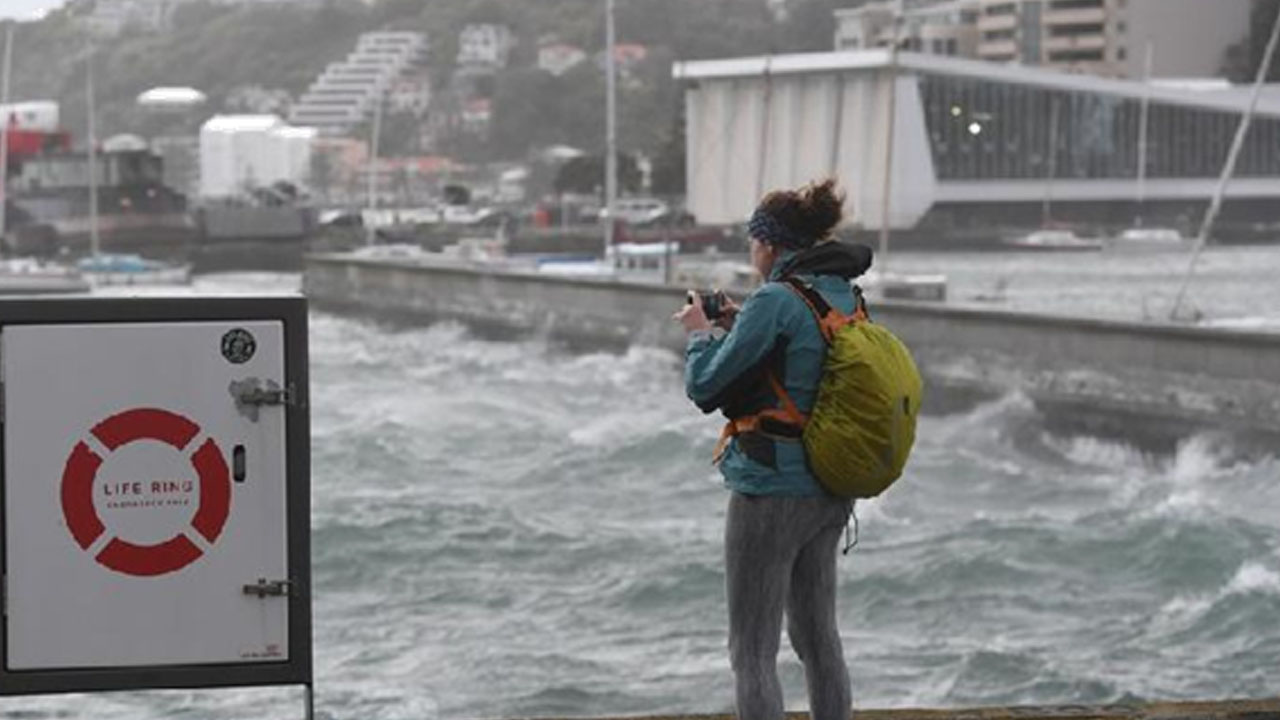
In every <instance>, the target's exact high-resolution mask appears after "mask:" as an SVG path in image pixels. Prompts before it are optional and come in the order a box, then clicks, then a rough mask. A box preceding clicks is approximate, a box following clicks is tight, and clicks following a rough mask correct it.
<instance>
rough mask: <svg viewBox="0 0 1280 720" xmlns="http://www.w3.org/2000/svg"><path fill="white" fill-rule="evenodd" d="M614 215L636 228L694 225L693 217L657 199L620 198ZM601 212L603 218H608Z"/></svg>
mask: <svg viewBox="0 0 1280 720" xmlns="http://www.w3.org/2000/svg"><path fill="white" fill-rule="evenodd" d="M613 212H614V215H615V216H616V217H617V218H618V219H619V220H621V221H622V222H624V223H626V224H628V225H632V226H634V227H653V226H657V225H666V224H671V225H674V226H678V227H688V226H690V225H693V224H694V217H693V215H691V214H689V213H687V212H685V211H683V210H677V209H675V208H673V207H671V205H669V204H668V203H667V202H666V201H664V200H659V199H657V198H644V197H632V198H619V199H617V200H615V201H614V204H613ZM607 214H608V213H607V212H605V211H603V210H602V211H601V213H600V215H601V217H605V216H607Z"/></svg>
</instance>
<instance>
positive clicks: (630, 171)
mask: <svg viewBox="0 0 1280 720" xmlns="http://www.w3.org/2000/svg"><path fill="white" fill-rule="evenodd" d="M604 170H605V168H604V156H603V155H583V156H582V157H576V158H573V159H572V160H569V161H567V162H565V164H563V165H561V166H560V171H559V172H558V173H556V180H555V190H556V192H557V193H560V194H564V193H579V194H582V195H594V194H600V193H603V192H604ZM640 180H641V177H640V167H639V165H638V164H637V163H636V159H635V157H634V156H632V155H626V154H623V153H619V154H618V189H619V190H620V191H622V192H636V191H638V190H639V189H640Z"/></svg>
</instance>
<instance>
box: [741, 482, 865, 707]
mask: <svg viewBox="0 0 1280 720" xmlns="http://www.w3.org/2000/svg"><path fill="white" fill-rule="evenodd" d="M848 512H849V508H848V503H847V502H846V501H843V500H838V499H836V498H832V497H796V498H792V497H766V496H752V495H743V494H741V493H736V492H735V493H733V495H732V497H731V498H730V500H729V515H728V519H727V521H726V524H725V543H724V545H725V574H726V583H727V590H728V594H729V657H730V660H731V662H732V664H733V672H734V677H735V678H736V681H737V682H736V689H737V692H736V695H737V707H738V718H739V720H782V718H783V703H782V686H781V685H780V684H779V682H778V647H779V645H780V644H781V641H782V616H783V612H784V609H785V612H786V616H787V634H788V635H789V636H790V638H791V646H792V647H793V648H795V651H796V654H797V655H799V656H800V660H801V662H803V663H804V673H805V681H806V683H807V685H808V689H809V713H810V716H811V717H812V718H813V720H848V719H849V715H850V709H851V708H850V702H851V701H850V698H849V671H848V669H847V668H846V667H845V664H844V651H843V649H842V648H841V644H840V632H839V630H838V629H837V627H836V608H835V605H836V552H837V550H836V548H837V546H838V545H839V542H840V532H841V531H842V530H843V529H844V525H845V522H846V520H847V518H848Z"/></svg>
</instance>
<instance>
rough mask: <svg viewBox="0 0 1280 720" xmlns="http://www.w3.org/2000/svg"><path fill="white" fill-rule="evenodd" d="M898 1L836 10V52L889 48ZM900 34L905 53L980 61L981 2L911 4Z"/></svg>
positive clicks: (915, 0) (920, 1)
mask: <svg viewBox="0 0 1280 720" xmlns="http://www.w3.org/2000/svg"><path fill="white" fill-rule="evenodd" d="M897 5H898V0H879V1H878V2H869V3H867V4H865V5H861V6H858V7H855V8H849V9H844V10H836V13H835V19H836V37H835V49H836V50H865V49H868V48H877V47H889V45H890V44H891V43H892V42H893V36H894V33H895V29H894V15H895V13H896V12H897ZM902 10H903V14H902V18H901V22H900V24H899V26H898V28H897V30H896V32H897V34H898V43H899V46H900V47H901V48H902V49H904V50H911V51H914V52H924V53H929V54H932V55H952V56H957V57H976V56H977V52H978V16H979V14H980V12H981V10H982V7H981V4H980V0H908V1H907V2H904V3H903V5H902Z"/></svg>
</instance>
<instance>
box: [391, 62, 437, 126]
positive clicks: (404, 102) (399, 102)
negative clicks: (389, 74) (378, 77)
mask: <svg viewBox="0 0 1280 720" xmlns="http://www.w3.org/2000/svg"><path fill="white" fill-rule="evenodd" d="M387 104H388V108H389V109H390V110H391V111H392V112H398V113H410V114H412V115H414V116H415V117H422V116H423V115H425V114H426V113H427V109H428V108H430V107H431V76H430V75H428V74H426V73H421V74H418V75H405V76H403V77H400V78H397V79H396V80H395V81H393V82H392V83H391V90H390V92H389V93H388V103H387Z"/></svg>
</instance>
